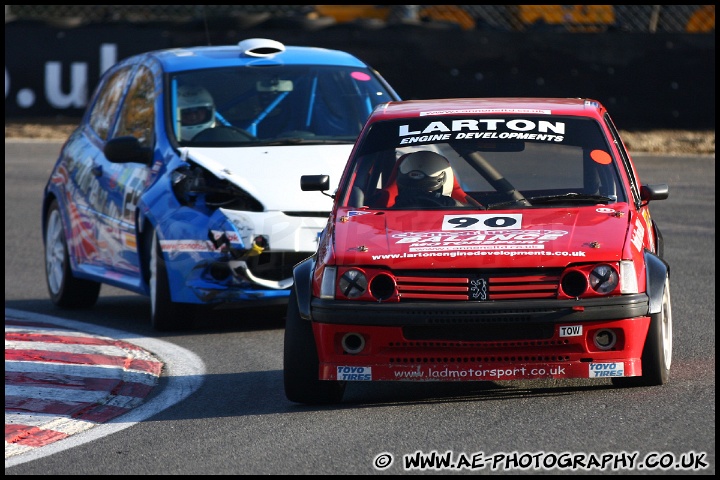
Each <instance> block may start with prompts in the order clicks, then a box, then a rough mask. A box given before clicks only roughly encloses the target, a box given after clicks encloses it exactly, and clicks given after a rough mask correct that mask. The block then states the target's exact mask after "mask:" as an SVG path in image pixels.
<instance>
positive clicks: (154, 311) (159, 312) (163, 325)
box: [149, 233, 195, 332]
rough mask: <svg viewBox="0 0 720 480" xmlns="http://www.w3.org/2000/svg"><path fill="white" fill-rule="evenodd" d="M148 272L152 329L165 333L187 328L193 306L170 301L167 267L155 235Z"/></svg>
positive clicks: (193, 310) (154, 234)
mask: <svg viewBox="0 0 720 480" xmlns="http://www.w3.org/2000/svg"><path fill="white" fill-rule="evenodd" d="M149 270H150V280H149V283H150V323H151V324H152V326H153V328H154V329H155V330H158V331H165V332H167V331H172V330H180V329H183V328H187V327H189V326H190V325H191V324H192V321H193V317H194V312H195V309H194V308H193V307H194V305H192V304H185V303H174V302H173V301H172V297H171V296H170V281H169V279H168V273H167V265H166V264H165V257H163V254H162V250H161V249H160V241H159V240H158V238H157V233H153V235H152V244H151V249H150V269H149Z"/></svg>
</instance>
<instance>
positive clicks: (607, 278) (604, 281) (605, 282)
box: [588, 265, 619, 293]
mask: <svg viewBox="0 0 720 480" xmlns="http://www.w3.org/2000/svg"><path fill="white" fill-rule="evenodd" d="M618 281H619V276H618V273H617V271H616V270H615V269H614V268H613V267H611V266H610V265H598V266H596V267H595V268H593V269H592V272H590V275H589V276H588V282H589V283H590V287H591V288H592V289H593V290H595V291H596V292H597V293H610V292H612V291H613V290H615V288H616V287H617V285H618Z"/></svg>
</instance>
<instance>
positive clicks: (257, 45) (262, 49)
mask: <svg viewBox="0 0 720 480" xmlns="http://www.w3.org/2000/svg"><path fill="white" fill-rule="evenodd" d="M238 47H240V50H242V53H243V54H245V55H247V56H249V57H271V56H273V55H275V54H277V53H282V52H284V51H285V45H283V44H282V43H280V42H278V41H276V40H270V39H268V38H248V39H247V40H243V41H241V42H239V43H238Z"/></svg>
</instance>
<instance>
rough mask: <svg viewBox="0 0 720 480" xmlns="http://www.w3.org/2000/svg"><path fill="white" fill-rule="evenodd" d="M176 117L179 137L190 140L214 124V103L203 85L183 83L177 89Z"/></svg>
mask: <svg viewBox="0 0 720 480" xmlns="http://www.w3.org/2000/svg"><path fill="white" fill-rule="evenodd" d="M177 109H178V112H177V118H178V121H179V123H180V139H179V140H181V141H182V140H185V141H187V140H191V139H192V138H193V137H194V136H195V135H197V134H198V133H200V132H202V131H203V130H205V129H206V128H211V127H214V126H215V103H214V102H213V98H212V96H211V95H210V93H209V92H208V91H207V90H205V89H204V88H203V87H198V86H188V85H183V86H181V87H179V88H178V90H177Z"/></svg>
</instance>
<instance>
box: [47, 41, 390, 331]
mask: <svg viewBox="0 0 720 480" xmlns="http://www.w3.org/2000/svg"><path fill="white" fill-rule="evenodd" d="M398 99H399V97H398V95H397V93H396V92H395V91H394V90H393V89H392V87H391V86H390V85H388V83H387V82H386V81H385V80H384V79H383V78H382V77H381V76H380V75H379V74H378V72H376V71H375V70H374V69H373V68H371V67H370V66H369V65H367V64H365V63H363V62H362V61H360V60H359V59H358V58H356V57H354V56H353V55H350V54H348V53H346V52H342V51H337V50H327V49H321V48H311V47H298V46H285V45H283V44H282V43H280V42H277V41H274V40H269V39H261V38H253V39H248V40H243V41H241V42H239V43H238V44H237V45H231V46H219V47H194V48H178V49H168V50H161V51H153V52H148V53H144V54H140V55H136V56H133V57H130V58H128V59H125V60H123V61H121V62H119V63H117V64H116V65H114V66H113V67H111V68H110V69H109V70H108V71H106V72H105V73H104V75H103V76H102V78H101V79H100V82H99V84H98V86H97V88H96V90H95V92H94V94H93V96H92V98H91V100H90V102H89V104H88V108H87V110H86V112H85V115H84V117H83V119H82V121H81V122H80V124H79V126H78V127H77V129H76V130H74V131H73V133H72V134H71V135H70V136H69V138H68V140H67V141H66V143H65V144H64V145H63V147H62V150H61V152H60V155H59V158H58V160H57V163H56V164H55V166H54V168H53V170H52V173H51V175H50V178H49V180H48V183H47V186H46V187H45V191H44V198H43V204H42V227H43V235H44V237H43V239H44V243H45V265H46V278H47V285H48V291H49V294H50V298H51V300H52V302H53V303H54V304H55V305H57V306H59V307H66V308H79V307H89V306H92V305H94V304H95V302H96V301H97V299H98V296H99V293H100V287H101V285H102V284H108V285H113V286H115V287H119V288H123V289H126V290H128V291H131V292H135V293H138V294H142V295H148V296H150V299H151V302H150V303H151V322H152V325H153V327H154V328H156V329H157V330H173V329H178V328H184V327H187V326H188V325H189V324H190V322H191V321H192V320H193V317H194V314H193V310H195V309H196V308H197V307H198V306H207V307H210V308H217V307H228V306H238V307H239V306H247V305H256V306H260V305H266V304H269V305H272V304H282V303H286V302H287V299H288V296H289V293H290V287H291V285H292V283H293V279H292V267H293V266H294V265H295V264H296V263H298V262H299V261H300V260H302V259H304V258H307V257H308V256H310V255H312V254H313V253H314V252H315V250H316V248H317V242H318V236H319V234H320V232H321V231H322V229H323V228H324V226H325V224H326V222H327V218H328V215H329V213H330V210H331V209H332V199H331V198H329V197H323V196H314V195H307V194H303V193H302V192H301V190H300V188H299V179H300V176H301V175H302V174H307V173H312V172H318V173H323V174H326V173H329V174H330V175H331V178H335V179H339V178H340V176H341V173H342V171H343V168H344V166H345V163H346V161H347V159H348V157H349V154H350V151H351V149H352V147H353V144H354V141H355V139H356V137H357V135H358V134H359V133H360V130H361V128H362V126H363V124H364V123H365V120H366V119H367V117H368V116H369V114H370V113H371V112H372V110H373V109H374V107H375V106H376V105H378V104H381V103H385V102H388V101H391V100H398Z"/></svg>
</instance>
